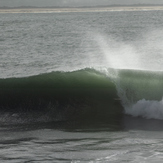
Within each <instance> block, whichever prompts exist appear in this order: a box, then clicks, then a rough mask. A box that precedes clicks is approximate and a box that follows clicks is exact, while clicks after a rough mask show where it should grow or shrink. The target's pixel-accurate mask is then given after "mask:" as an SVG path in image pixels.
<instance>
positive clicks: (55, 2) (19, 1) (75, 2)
mask: <svg viewBox="0 0 163 163" xmlns="http://www.w3.org/2000/svg"><path fill="white" fill-rule="evenodd" d="M139 3H140V4H163V0H0V7H3V6H7V7H18V6H37V7H46V6H47V7H48V6H62V7H64V6H70V7H71V6H72V7H77V6H96V5H112V4H139Z"/></svg>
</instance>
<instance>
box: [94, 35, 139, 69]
mask: <svg viewBox="0 0 163 163" xmlns="http://www.w3.org/2000/svg"><path fill="white" fill-rule="evenodd" d="M95 40H96V41H97V44H98V47H99V49H100V51H101V55H103V56H104V58H105V66H107V67H111V68H118V69H140V61H139V56H138V54H137V50H136V48H135V47H134V46H133V45H130V44H126V43H123V42H120V41H117V40H115V39H113V37H112V36H108V37H107V36H104V35H101V34H96V35H95Z"/></svg>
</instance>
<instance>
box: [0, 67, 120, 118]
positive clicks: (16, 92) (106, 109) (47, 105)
mask: <svg viewBox="0 0 163 163" xmlns="http://www.w3.org/2000/svg"><path fill="white" fill-rule="evenodd" d="M0 96H1V98H0V110H1V112H2V111H3V112H9V113H12V114H14V115H15V114H16V115H17V114H21V115H22V114H23V115H24V114H26V115H27V114H30V115H31V114H33V115H38V117H40V114H41V116H42V115H47V117H48V118H47V119H54V120H64V119H83V120H87V119H89V120H91V119H96V120H100V119H102V120H104V119H105V120H108V119H109V117H112V116H113V115H117V114H120V113H121V111H122V107H121V106H120V104H119V101H118V103H117V102H116V101H115V99H117V98H118V96H117V92H116V87H115V84H114V83H113V82H112V80H111V79H109V78H108V77H107V76H106V75H104V74H102V73H100V72H99V71H96V70H93V69H83V70H79V71H74V72H52V73H47V74H41V75H37V76H31V77H24V78H8V79H0ZM36 117H37V116H36ZM36 119H37V118H36Z"/></svg>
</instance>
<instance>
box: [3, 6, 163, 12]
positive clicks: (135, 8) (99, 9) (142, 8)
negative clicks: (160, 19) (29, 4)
mask: <svg viewBox="0 0 163 163" xmlns="http://www.w3.org/2000/svg"><path fill="white" fill-rule="evenodd" d="M150 10H163V6H132V7H131V6H130V7H129V6H127V7H124V6H120V7H92V8H12V9H0V13H62V12H109V11H150Z"/></svg>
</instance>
